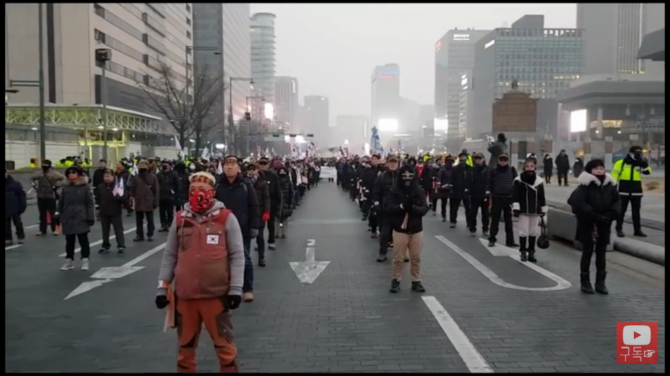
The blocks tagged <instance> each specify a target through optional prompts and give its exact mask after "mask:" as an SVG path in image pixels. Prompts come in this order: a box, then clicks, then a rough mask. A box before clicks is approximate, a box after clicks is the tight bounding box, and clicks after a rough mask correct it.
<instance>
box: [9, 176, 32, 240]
mask: <svg viewBox="0 0 670 376" xmlns="http://www.w3.org/2000/svg"><path fill="white" fill-rule="evenodd" d="M26 205H27V202H26V192H25V191H24V190H23V185H21V183H19V182H18V181H16V180H14V178H13V177H12V176H11V175H9V174H8V173H7V167H5V247H6V246H10V245H12V244H14V241H13V239H12V222H13V223H14V227H16V237H17V238H18V241H19V244H23V240H24V239H25V238H26V233H25V231H24V229H23V221H22V220H21V214H23V213H24V212H25V211H26Z"/></svg>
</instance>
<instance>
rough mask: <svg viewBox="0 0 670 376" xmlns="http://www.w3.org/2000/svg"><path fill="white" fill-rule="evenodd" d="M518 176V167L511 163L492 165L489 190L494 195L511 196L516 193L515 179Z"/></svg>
mask: <svg viewBox="0 0 670 376" xmlns="http://www.w3.org/2000/svg"><path fill="white" fill-rule="evenodd" d="M516 176H517V173H516V169H515V168H514V167H512V166H510V165H507V166H505V167H501V166H496V167H495V168H493V167H490V168H489V180H488V184H489V187H488V189H487V191H489V192H490V193H491V196H493V197H506V198H511V197H512V195H513V193H514V192H513V191H514V179H516Z"/></svg>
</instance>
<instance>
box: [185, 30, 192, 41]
mask: <svg viewBox="0 0 670 376" xmlns="http://www.w3.org/2000/svg"><path fill="white" fill-rule="evenodd" d="M186 38H188V39H191V32H190V31H188V30H186Z"/></svg>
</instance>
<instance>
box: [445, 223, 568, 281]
mask: <svg viewBox="0 0 670 376" xmlns="http://www.w3.org/2000/svg"><path fill="white" fill-rule="evenodd" d="M435 237H436V238H437V240H439V241H440V242H442V243H443V244H444V245H446V246H447V247H449V248H451V250H452V251H454V252H456V253H457V254H458V255H459V256H461V257H463V258H464V259H465V261H467V262H469V263H470V265H472V266H474V267H475V269H477V270H479V272H480V273H482V274H483V275H484V276H485V277H486V278H488V279H489V280H490V281H491V282H493V283H495V284H496V285H498V286H500V287H504V288H508V289H513V290H522V291H559V290H565V289H567V288H570V287H572V284H571V283H570V282H568V281H566V280H565V279H563V278H561V277H559V276H557V275H556V274H554V273H552V272H550V271H548V270H546V269H543V268H541V267H539V266H537V265H535V264H533V263H529V262H521V261H520V260H517V259H516V257H513V258H512V259H513V260H516V261H519V263H520V264H522V265H525V266H527V267H529V268H531V269H533V270H535V271H536V272H538V273H540V274H542V275H543V276H545V277H547V278H549V279H551V280H552V281H554V282H556V285H555V286H551V287H525V286H519V285H515V284H512V283H508V282H505V281H503V280H502V278H500V277H498V275H497V274H496V273H495V272H493V270H491V269H489V268H487V267H486V266H485V265H484V264H482V263H481V262H479V260H477V259H476V258H474V257H472V256H471V255H470V254H469V253H467V252H465V251H464V250H463V249H461V247H459V246H457V245H456V244H454V243H452V242H451V241H449V240H447V238H445V237H444V236H442V235H437V236H435Z"/></svg>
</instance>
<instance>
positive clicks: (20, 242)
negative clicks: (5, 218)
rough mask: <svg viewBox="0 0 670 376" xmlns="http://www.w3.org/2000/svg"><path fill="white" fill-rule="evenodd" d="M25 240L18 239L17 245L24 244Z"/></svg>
mask: <svg viewBox="0 0 670 376" xmlns="http://www.w3.org/2000/svg"><path fill="white" fill-rule="evenodd" d="M25 240H26V239H19V241H18V243H19V244H23V242H24V241H25Z"/></svg>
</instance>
